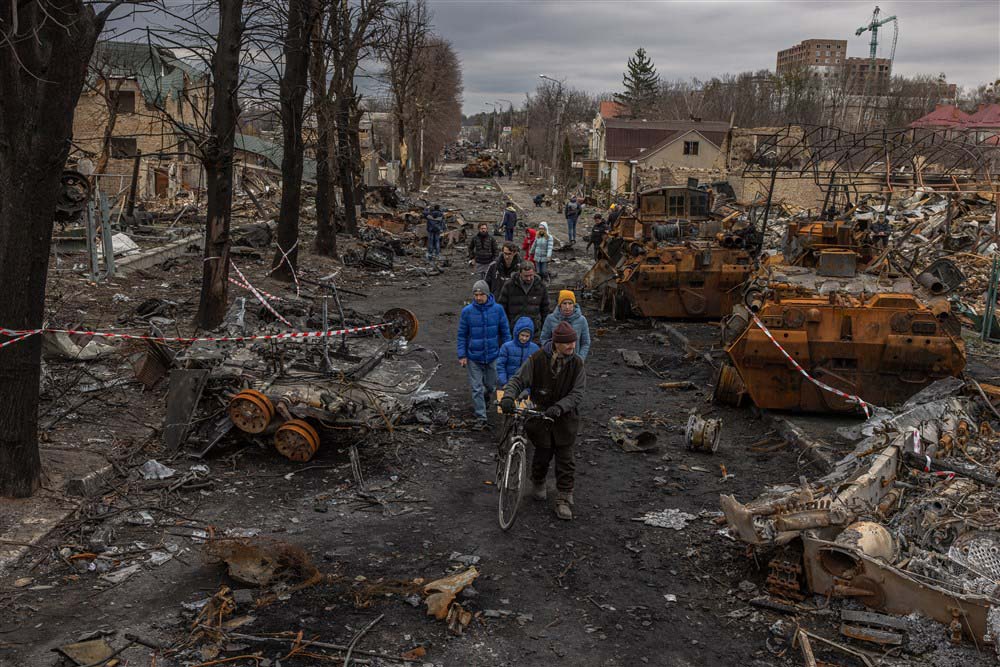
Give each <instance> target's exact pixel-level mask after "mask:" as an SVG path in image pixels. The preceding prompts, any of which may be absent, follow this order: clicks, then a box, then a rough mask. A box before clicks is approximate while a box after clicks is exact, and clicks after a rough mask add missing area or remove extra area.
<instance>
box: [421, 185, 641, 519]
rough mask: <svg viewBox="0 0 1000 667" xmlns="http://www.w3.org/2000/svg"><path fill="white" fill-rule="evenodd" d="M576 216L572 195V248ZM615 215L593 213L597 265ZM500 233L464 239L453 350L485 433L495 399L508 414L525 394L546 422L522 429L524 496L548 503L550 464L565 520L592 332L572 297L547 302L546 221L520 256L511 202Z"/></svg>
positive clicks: (484, 230)
mask: <svg viewBox="0 0 1000 667" xmlns="http://www.w3.org/2000/svg"><path fill="white" fill-rule="evenodd" d="M438 210H439V209H438V207H433V209H431V211H430V213H429V214H428V216H427V217H428V236H429V238H428V257H429V258H436V257H437V256H438V255H439V253H440V250H439V245H437V246H433V245H432V242H431V241H432V238H433V236H432V232H431V225H432V224H435V225H436V224H437V216H436V215H435V212H436V211H438ZM582 212H583V204H582V203H581V202H579V201H577V200H576V198H575V197H573V198H571V199H570V201H569V202H568V203H567V205H566V208H565V209H564V214H565V216H566V223H567V229H568V232H569V242H570V243H573V242H575V241H576V237H577V235H576V227H577V222H578V220H579V217H580V215H581V214H582ZM620 213H621V212H620V210H617V207H616V206H612V207H611V209H610V211H609V215H608V219H605V218H604V216H603V215H601V214H600V213H598V214H595V215H594V226H593V228H592V230H591V233H590V236H589V239H588V241H589V243H588V245H593V246H594V250H595V259H596V258H598V254H597V251H598V248H599V247H600V245H601V242H602V241H603V238H604V235H605V234H607V233H608V231H609V230H610V229H611V228H612V226H613V224H614V222H615V219H616V218H617V217H618V215H620ZM442 227H443V226H442ZM500 227H501V228H502V230H503V241H502V242H498V240H497V238H498V237H496V236H494V235H493V234H492V233H491V231H490V228H489V225H488V224H486V223H482V224H480V225H479V226H478V229H477V231H476V234H475V235H473V237H472V238H471V239H470V240H469V242H468V260H469V264H470V265H472V266H473V267H474V269H473V271H474V274H475V277H476V280H475V283H474V284H473V286H472V302H471V303H469V304H468V305H466V306H465V307H464V308H463V309H462V312H461V315H460V317H459V323H458V332H457V336H456V354H457V357H458V362H459V364H460V365H461V366H462V367H463V368H465V370H466V374H467V378H468V382H469V389H470V393H471V398H472V410H473V413H474V416H475V425H476V427H477V428H479V429H484V430H485V429H489V428H490V421H489V415H490V414H491V412H492V411H493V410H494V403H495V402H498V403H499V408H500V410H501V411H502V412H504V413H510V412H512V411H514V410H515V409H516V407H515V406H516V405H517V401H520V400H524V399H526V398H527V399H530V401H531V402H532V404H533V405H534V407H535V408H536V409H538V410H540V411H542V412H544V413H545V415H546V416H547V417H548V418H549V419H550V420H551V421H542V420H535V421H530V422H528V423H527V424H526V425H525V430H526V433H527V435H528V437H529V438H530V439H531V442H532V444H533V446H534V455H533V459H532V465H531V482H532V496H533V497H534V498H536V499H539V500H544V499H545V498H546V487H545V478H546V475H547V472H548V469H549V467H550V465H551V464H552V462H553V460H554V461H555V476H556V491H557V495H556V502H555V511H556V515H557V516H558V517H559V518H560V519H567V520H568V519H572V517H573V511H572V505H573V489H574V482H575V475H574V471H575V466H574V457H573V449H574V445H575V442H576V435H577V432H578V430H579V425H580V416H579V409H580V404H581V402H582V399H583V393H584V388H585V386H586V371H585V368H586V365H585V363H586V362H585V360H586V358H587V355H588V354H589V352H590V347H591V336H590V327H589V324H588V322H587V318H586V317H585V316H584V314H583V311H582V310H581V308H580V305H579V304H578V303H577V298H576V294H575V293H574V292H573V291H571V290H568V289H563V290H559V291H558V293H557V294H558V297H557V299H556V301H555V304H554V305H553V304H552V303H551V302H550V292H549V283H550V273H549V271H548V265H549V262H550V261H551V258H552V251H553V249H554V246H555V240H554V238H553V236H552V234H551V232H550V231H549V228H548V224H547V223H545V222H541V223H539V224H538V226H537V227H527V228H526V229H525V236H524V238H523V240H522V242H521V245H520V252H519V248H518V246H517V245H516V242H515V233H516V231H517V227H518V215H517V209H516V208H515V207H514V206H513V205H510V204H509V205H507V206H506V207H505V209H504V214H503V219H502V221H501V222H500ZM432 247H436V248H438V249H437V250H432Z"/></svg>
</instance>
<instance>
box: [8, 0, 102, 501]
mask: <svg viewBox="0 0 1000 667" xmlns="http://www.w3.org/2000/svg"><path fill="white" fill-rule="evenodd" d="M42 4H43V3H41V2H31V3H24V2H19V3H17V7H18V10H17V11H18V17H17V18H18V26H19V27H18V31H17V34H14V35H5V37H6V43H4V44H3V45H2V46H0V98H2V100H3V103H2V104H0V280H2V281H3V285H4V286H5V289H3V290H2V294H0V327H7V328H10V329H37V328H39V327H41V326H42V318H43V315H44V312H45V283H46V279H47V277H48V266H49V250H50V244H51V242H52V217H53V215H54V213H55V207H56V199H57V197H58V194H59V179H60V175H61V174H62V170H63V165H64V164H65V162H66V156H67V155H68V153H69V146H70V138H71V137H72V136H73V113H74V110H75V108H76V104H77V101H78V100H79V99H80V93H81V92H82V90H83V83H84V77H85V75H86V72H87V63H88V62H89V61H90V56H91V54H92V53H93V50H94V44H95V43H96V41H97V36H98V34H100V31H101V27H102V25H103V18H102V17H98V16H97V15H96V14H95V13H94V10H93V9H92V8H91V7H90V6H87V5H85V4H84V2H83V1H82V0H47V2H45V3H44V4H45V7H43V6H42ZM13 6H14V3H11V2H6V3H0V26H3V30H4V31H7V30H9V29H10V26H12V25H13V20H12V19H13V16H12V14H11V8H12V7H13ZM53 15H55V16H58V17H59V21H55V20H53V19H52V16H53ZM15 286H16V289H15ZM8 340H11V338H10V337H7V336H3V335H0V343H2V342H6V341H8ZM41 350H42V337H41V336H40V335H35V336H31V337H29V338H26V339H25V340H23V341H21V342H19V343H14V344H12V345H8V346H6V347H3V348H0V426H2V428H0V496H15V497H25V496H30V495H31V494H32V492H33V491H34V490H35V489H37V488H38V486H39V483H40V482H39V480H40V475H41V467H42V466H41V459H40V457H39V453H38V389H39V387H38V383H39V372H40V369H41Z"/></svg>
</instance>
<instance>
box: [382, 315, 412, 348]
mask: <svg viewBox="0 0 1000 667" xmlns="http://www.w3.org/2000/svg"><path fill="white" fill-rule="evenodd" d="M382 321H383V322H386V323H388V324H391V325H392V326H388V327H386V328H384V329H382V335H383V336H385V337H386V338H397V337H402V338H405V339H406V340H408V341H409V340H413V339H414V338H416V337H417V331H418V330H419V329H420V323H419V322H418V321H417V316H416V315H414V314H413V313H411V312H410V311H408V310H406V309H405V308H392V309H390V310H387V311H385V315H383V316H382Z"/></svg>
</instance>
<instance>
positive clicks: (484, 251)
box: [469, 222, 500, 279]
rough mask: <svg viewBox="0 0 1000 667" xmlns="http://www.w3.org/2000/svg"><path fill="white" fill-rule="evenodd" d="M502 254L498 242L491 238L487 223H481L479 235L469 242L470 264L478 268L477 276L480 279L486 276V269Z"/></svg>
mask: <svg viewBox="0 0 1000 667" xmlns="http://www.w3.org/2000/svg"><path fill="white" fill-rule="evenodd" d="M498 254H500V251H499V249H498V248H497V240H496V239H495V238H493V237H492V236H490V226H489V225H487V224H486V223H485V222H483V223H480V225H479V233H478V234H476V235H475V236H473V237H472V240H471V241H469V264H473V265H475V267H476V275H477V276H479V278H480V279H482V278H484V277H485V276H486V269H488V268H490V264H492V263H493V260H495V259H496V258H497V255H498Z"/></svg>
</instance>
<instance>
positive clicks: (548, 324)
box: [539, 289, 590, 359]
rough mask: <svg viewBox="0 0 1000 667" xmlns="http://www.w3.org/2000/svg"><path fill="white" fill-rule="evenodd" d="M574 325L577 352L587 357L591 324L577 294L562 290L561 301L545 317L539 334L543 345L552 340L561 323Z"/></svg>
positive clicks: (584, 357) (582, 356)
mask: <svg viewBox="0 0 1000 667" xmlns="http://www.w3.org/2000/svg"><path fill="white" fill-rule="evenodd" d="M563 322H565V323H567V324H568V325H570V326H571V327H573V331H574V332H575V333H576V353H577V354H578V355H580V357H581V358H583V359H586V358H587V354H588V353H589V352H590V325H589V324H588V323H587V318H586V317H584V316H583V311H581V310H580V305H579V304H578V303H577V302H576V294H574V293H573V292H572V291H570V290H568V289H564V290H560V292H559V302H558V304H557V305H556V307H555V309H554V310H553V311H552V312H551V313H549V314H548V316H547V317H546V318H545V324H543V325H542V332H541V334H540V336H539V339H540V340H541V343H542V345H545V344H546V343H548V342H549V341H550V340H552V334H553V332H554V331H555V330H556V327H558V326H559V325H560V324H561V323H563Z"/></svg>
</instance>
